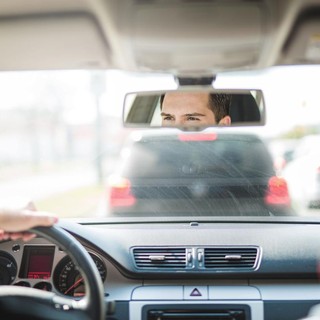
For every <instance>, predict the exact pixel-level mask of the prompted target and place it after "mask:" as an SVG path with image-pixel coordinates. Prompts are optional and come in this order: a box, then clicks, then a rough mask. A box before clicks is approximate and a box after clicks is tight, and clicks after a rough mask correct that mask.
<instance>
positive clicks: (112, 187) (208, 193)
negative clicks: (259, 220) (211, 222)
mask: <svg viewBox="0 0 320 320" xmlns="http://www.w3.org/2000/svg"><path fill="white" fill-rule="evenodd" d="M122 155H123V157H122V162H121V163H120V165H119V168H118V171H116V173H114V174H113V175H111V176H110V178H109V180H108V182H109V183H108V186H107V191H108V197H109V201H108V203H109V204H110V207H109V210H110V213H111V214H113V215H116V216H117V215H118V216H119V215H127V214H130V215H133V216H134V215H159V216H162V215H167V216H170V215H180V216H185V215H204V216H206V215H209V216H241V215H242V216H243V215H253V216H272V215H290V214H292V212H291V209H290V199H289V195H288V189H287V185H286V181H285V180H284V179H283V178H280V177H277V176H276V174H275V170H274V168H273V160H272V158H271V155H270V153H269V150H268V149H267V147H266V145H265V143H264V142H263V141H262V140H261V139H260V138H259V137H258V136H257V135H253V134H249V133H237V132H236V133H234V132H229V133H228V132H227V131H226V130H221V131H218V130H217V131H211V132H202V133H183V132H180V133H175V134H174V133H171V134H170V133H166V132H164V133H161V132H158V133H154V134H152V133H144V134H143V133H140V134H139V132H135V133H134V134H133V135H132V136H131V139H130V141H129V143H128V145H127V147H125V148H124V149H123V152H122Z"/></svg>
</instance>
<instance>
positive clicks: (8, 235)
mask: <svg viewBox="0 0 320 320" xmlns="http://www.w3.org/2000/svg"><path fill="white" fill-rule="evenodd" d="M57 221H58V218H57V217H56V216H54V215H52V214H49V213H47V212H41V211H36V208H35V206H34V204H33V203H32V202H28V203H27V204H26V205H24V206H21V207H20V208H19V207H16V208H13V207H12V206H3V207H2V206H0V240H8V239H11V240H17V239H19V238H22V240H24V241H28V240H31V239H32V238H34V237H35V235H34V234H32V233H30V232H27V231H26V230H28V229H30V228H33V227H37V226H44V227H49V226H52V225H53V224H54V223H56V222H57Z"/></svg>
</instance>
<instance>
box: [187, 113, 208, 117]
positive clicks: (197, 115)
mask: <svg viewBox="0 0 320 320" xmlns="http://www.w3.org/2000/svg"><path fill="white" fill-rule="evenodd" d="M184 116H185V117H194V116H196V117H204V116H205V114H202V113H197V112H194V113H186V114H184Z"/></svg>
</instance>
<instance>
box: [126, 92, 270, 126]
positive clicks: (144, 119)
mask: <svg viewBox="0 0 320 320" xmlns="http://www.w3.org/2000/svg"><path fill="white" fill-rule="evenodd" d="M123 122H124V125H125V126H126V127H137V128H141V127H142V128H146V127H176V128H181V129H186V130H194V129H195V130H201V129H204V128H207V127H213V126H221V125H225V126H257V125H258V126H261V125H264V124H265V106H264V98H263V93H262V91H261V90H214V89H212V88H211V89H210V90H198V91H186V90H173V91H157V92H139V93H129V94H127V95H126V97H125V102H124V110H123Z"/></svg>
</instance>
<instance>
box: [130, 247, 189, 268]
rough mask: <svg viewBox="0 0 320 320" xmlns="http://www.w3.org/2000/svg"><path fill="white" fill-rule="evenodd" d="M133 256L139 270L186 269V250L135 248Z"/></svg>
mask: <svg viewBox="0 0 320 320" xmlns="http://www.w3.org/2000/svg"><path fill="white" fill-rule="evenodd" d="M133 256H134V260H135V263H136V266H137V267H138V268H144V269H145V268H147V269H152V268H154V269H158V270H159V269H185V268H186V249H185V248H134V249H133Z"/></svg>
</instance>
